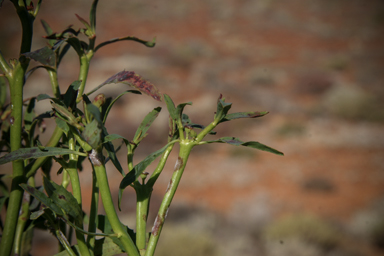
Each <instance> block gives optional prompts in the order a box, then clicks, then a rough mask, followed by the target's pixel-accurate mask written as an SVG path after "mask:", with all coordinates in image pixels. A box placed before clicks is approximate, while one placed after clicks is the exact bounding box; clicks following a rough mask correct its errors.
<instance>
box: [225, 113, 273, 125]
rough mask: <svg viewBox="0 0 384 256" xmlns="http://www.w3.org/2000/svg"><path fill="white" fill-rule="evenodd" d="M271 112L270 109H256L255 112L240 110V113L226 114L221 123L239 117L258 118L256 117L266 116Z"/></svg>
mask: <svg viewBox="0 0 384 256" xmlns="http://www.w3.org/2000/svg"><path fill="white" fill-rule="evenodd" d="M268 113H269V112H268V111H263V112H258V111H255V112H253V111H252V112H238V113H232V114H228V115H226V116H225V117H224V118H223V119H221V121H220V123H222V122H227V121H231V120H234V119H239V118H256V117H262V116H265V115H266V114H268Z"/></svg>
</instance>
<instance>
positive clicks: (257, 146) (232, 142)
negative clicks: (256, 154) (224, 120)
mask: <svg viewBox="0 0 384 256" xmlns="http://www.w3.org/2000/svg"><path fill="white" fill-rule="evenodd" d="M215 142H216V143H227V144H230V145H234V146H244V147H249V148H255V149H259V150H262V151H267V152H270V153H273V154H276V155H281V156H283V155H284V153H282V152H280V151H278V150H276V149H274V148H271V147H268V146H266V145H264V144H262V143H260V142H257V141H248V142H243V141H241V140H240V139H238V138H235V137H223V138H220V139H218V140H211V141H206V143H215Z"/></svg>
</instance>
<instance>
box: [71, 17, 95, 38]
mask: <svg viewBox="0 0 384 256" xmlns="http://www.w3.org/2000/svg"><path fill="white" fill-rule="evenodd" d="M75 15H76V17H77V19H78V20H79V21H80V22H81V23H83V25H84V26H85V27H86V28H87V30H88V31H89V32H90V33H92V32H93V31H92V29H91V25H89V23H88V22H87V21H86V20H85V19H83V18H81V17H80V16H79V15H77V14H75ZM89 32H88V33H89Z"/></svg>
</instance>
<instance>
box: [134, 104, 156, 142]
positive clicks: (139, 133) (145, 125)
mask: <svg viewBox="0 0 384 256" xmlns="http://www.w3.org/2000/svg"><path fill="white" fill-rule="evenodd" d="M160 111H161V107H157V108H155V109H153V110H152V111H151V112H150V113H149V114H147V115H146V116H145V118H144V120H143V121H142V122H141V124H140V126H139V128H138V129H137V130H136V133H135V136H134V137H133V141H134V142H135V143H136V144H137V143H138V142H140V140H141V139H143V138H144V137H145V136H147V131H148V129H149V127H150V126H151V124H152V123H153V121H155V119H156V117H157V116H158V115H159V113H160Z"/></svg>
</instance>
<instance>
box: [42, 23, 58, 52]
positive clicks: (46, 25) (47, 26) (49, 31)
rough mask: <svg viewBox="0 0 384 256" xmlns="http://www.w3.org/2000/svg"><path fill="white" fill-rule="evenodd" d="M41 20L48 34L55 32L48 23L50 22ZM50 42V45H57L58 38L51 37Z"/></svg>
mask: <svg viewBox="0 0 384 256" xmlns="http://www.w3.org/2000/svg"><path fill="white" fill-rule="evenodd" d="M40 22H41V25H43V28H44V30H45V33H46V34H47V35H52V34H53V30H52V29H51V27H50V26H49V25H48V23H47V22H46V21H45V20H40ZM48 43H49V45H50V46H51V47H52V46H54V45H55V43H56V40H53V39H50V40H48Z"/></svg>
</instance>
